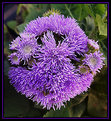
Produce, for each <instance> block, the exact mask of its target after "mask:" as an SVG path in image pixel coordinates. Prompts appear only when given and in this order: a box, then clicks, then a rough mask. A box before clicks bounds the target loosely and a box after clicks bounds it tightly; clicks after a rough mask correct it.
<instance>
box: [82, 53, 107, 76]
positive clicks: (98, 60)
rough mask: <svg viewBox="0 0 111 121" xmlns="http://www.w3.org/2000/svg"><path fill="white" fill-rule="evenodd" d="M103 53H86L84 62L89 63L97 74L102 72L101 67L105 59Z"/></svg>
mask: <svg viewBox="0 0 111 121" xmlns="http://www.w3.org/2000/svg"><path fill="white" fill-rule="evenodd" d="M102 55H103V53H100V51H95V52H94V53H90V54H85V57H86V58H85V59H84V60H83V62H84V64H86V65H88V66H89V68H90V69H91V71H92V72H93V73H94V74H96V72H100V69H101V68H102V67H103V65H105V64H104V62H103V60H104V59H105V58H104V57H103V56H102Z"/></svg>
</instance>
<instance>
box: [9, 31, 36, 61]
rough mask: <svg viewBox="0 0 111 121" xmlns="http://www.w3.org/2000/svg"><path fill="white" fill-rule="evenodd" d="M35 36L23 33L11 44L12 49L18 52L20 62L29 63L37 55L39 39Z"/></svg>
mask: <svg viewBox="0 0 111 121" xmlns="http://www.w3.org/2000/svg"><path fill="white" fill-rule="evenodd" d="M35 37H36V35H35V34H30V33H21V34H20V37H17V38H16V39H15V40H13V41H12V43H11V44H10V49H12V50H16V51H17V55H18V58H19V60H21V61H22V60H24V62H28V60H30V59H31V57H33V56H34V55H35V51H36V49H37V46H38V45H37V39H36V38H35Z"/></svg>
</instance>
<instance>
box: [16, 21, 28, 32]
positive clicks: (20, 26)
mask: <svg viewBox="0 0 111 121" xmlns="http://www.w3.org/2000/svg"><path fill="white" fill-rule="evenodd" d="M27 24H28V23H23V24H20V25H19V26H17V28H16V29H17V30H18V31H19V33H21V32H23V30H24V29H25V26H26V25H27Z"/></svg>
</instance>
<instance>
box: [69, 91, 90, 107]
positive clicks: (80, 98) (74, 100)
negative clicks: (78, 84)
mask: <svg viewBox="0 0 111 121" xmlns="http://www.w3.org/2000/svg"><path fill="white" fill-rule="evenodd" d="M87 96H88V92H84V93H81V94H80V95H77V96H76V97H75V98H72V99H71V101H70V103H71V104H70V106H76V105H78V104H80V103H81V102H83V101H84V100H85V98H86V97H87Z"/></svg>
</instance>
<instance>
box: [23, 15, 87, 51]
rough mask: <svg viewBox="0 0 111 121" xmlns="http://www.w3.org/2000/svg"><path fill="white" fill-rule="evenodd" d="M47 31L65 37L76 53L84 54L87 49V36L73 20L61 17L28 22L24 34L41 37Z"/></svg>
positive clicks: (42, 18)
mask: <svg viewBox="0 0 111 121" xmlns="http://www.w3.org/2000/svg"><path fill="white" fill-rule="evenodd" d="M47 30H49V31H53V32H54V33H56V34H58V35H61V36H65V37H66V39H67V40H66V41H67V42H68V44H70V46H71V47H72V46H73V47H74V49H75V50H76V51H77V50H78V51H81V52H85V51H86V49H87V36H86V35H85V33H84V31H83V30H82V29H81V28H80V27H79V26H78V23H77V22H76V20H75V19H74V18H73V19H72V18H70V17H69V18H68V17H67V18H65V17H64V16H63V15H57V14H54V15H50V16H49V17H41V18H40V17H38V18H37V19H36V20H33V21H31V22H29V24H28V25H27V26H26V27H25V30H24V32H29V33H32V34H36V35H37V36H39V35H41V34H42V33H43V32H46V31H47Z"/></svg>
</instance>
